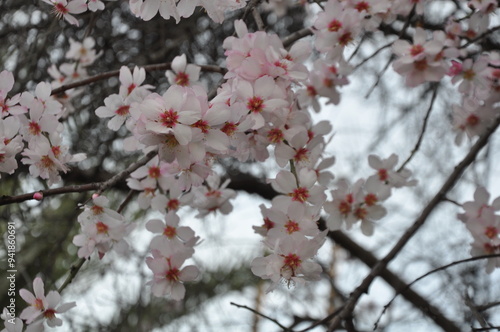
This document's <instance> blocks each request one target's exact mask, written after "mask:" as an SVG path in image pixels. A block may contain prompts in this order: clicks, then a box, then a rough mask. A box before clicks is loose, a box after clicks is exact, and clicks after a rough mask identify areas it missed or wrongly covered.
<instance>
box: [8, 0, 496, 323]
mask: <svg viewBox="0 0 500 332" xmlns="http://www.w3.org/2000/svg"><path fill="white" fill-rule="evenodd" d="M43 1H44V2H46V3H48V4H50V5H52V6H53V8H54V11H55V13H56V15H57V16H59V17H63V18H64V19H65V20H66V21H68V22H69V23H70V24H74V25H78V20H77V19H76V18H75V17H74V16H72V14H80V13H82V12H84V11H86V10H91V11H96V10H102V9H104V8H105V6H104V3H103V2H101V1H99V0H88V1H87V0H70V1H67V0H43ZM129 3H130V8H131V11H132V12H133V13H134V14H135V15H136V16H137V17H140V18H141V19H143V20H146V21H147V20H150V19H152V18H153V17H154V16H155V15H156V14H157V13H160V15H161V16H162V17H163V18H166V19H168V18H171V17H172V18H174V19H175V20H176V22H178V21H179V20H180V19H181V18H182V17H188V16H190V15H192V14H193V13H194V10H195V8H196V7H198V6H201V7H203V8H204V9H205V10H206V12H207V14H208V15H209V16H210V17H211V18H212V19H213V20H214V21H216V22H222V21H223V20H224V13H225V12H226V11H231V10H236V9H238V8H243V7H244V6H245V5H246V3H247V1H245V0H218V1H209V0H197V1H188V0H161V1H160V0H130V2H129ZM300 3H301V5H304V6H306V4H304V3H303V2H300ZM467 4H468V8H469V9H470V10H472V12H471V13H470V15H469V16H467V17H466V18H464V19H458V18H455V19H453V18H451V19H450V20H449V21H447V22H446V24H445V30H444V31H436V32H434V33H433V34H432V35H431V34H428V32H427V31H426V30H424V29H423V28H419V27H416V28H409V29H408V34H409V36H412V37H413V38H412V42H411V43H410V41H409V40H410V37H409V38H407V39H408V40H404V39H398V40H395V41H394V42H393V43H392V52H393V53H394V54H395V56H396V59H395V61H394V62H393V66H392V67H393V69H394V71H395V72H397V73H398V74H400V75H402V76H404V79H405V82H406V84H407V85H408V86H409V87H416V86H419V85H421V84H423V83H425V82H438V81H442V80H443V79H444V78H445V77H447V76H449V77H451V83H452V84H454V85H455V86H456V87H457V91H458V93H460V94H461V95H462V97H463V100H462V102H461V103H460V104H459V105H456V106H455V107H454V109H453V126H454V129H455V130H456V131H457V138H456V143H457V144H460V143H461V141H462V140H463V137H464V136H465V135H467V136H468V137H469V138H473V137H474V136H477V135H480V134H481V133H482V132H483V131H484V129H485V128H486V127H487V126H488V125H489V123H491V122H492V120H493V119H494V118H495V116H497V113H498V101H500V88H499V87H500V83H499V79H500V70H499V69H498V68H499V65H500V55H499V53H498V52H490V53H481V52H478V51H477V49H475V48H474V45H473V43H472V42H471V41H472V40H473V39H474V38H475V37H477V36H480V35H481V34H483V33H484V32H486V31H487V29H488V26H489V23H490V16H491V15H493V14H494V13H496V10H497V6H498V4H497V2H495V1H475V0H473V1H469V2H468V3H467ZM288 5H290V1H279V0H274V1H269V6H270V7H269V8H274V9H275V10H277V12H278V14H279V13H282V12H283V11H284V10H286V8H287V6H288ZM307 6H308V5H307ZM412 11H414V12H415V13H416V14H417V15H422V14H423V13H424V1H407V0H394V1H388V0H374V1H338V0H328V1H326V2H324V5H323V6H322V10H321V11H320V12H319V13H318V14H317V16H316V17H315V19H314V21H313V28H312V32H313V34H314V42H311V41H310V40H307V39H302V40H299V41H297V42H295V43H293V44H292V45H291V47H289V48H288V47H285V45H284V44H283V42H282V40H281V39H280V38H279V37H278V36H277V35H275V34H273V33H267V32H264V31H257V32H250V31H249V29H248V27H247V26H246V24H245V23H244V22H243V21H242V20H237V21H235V23H234V27H235V30H236V34H235V35H234V36H231V37H228V38H226V39H225V41H224V43H223V48H224V50H225V56H226V67H227V73H226V74H225V76H224V79H225V81H224V83H223V84H222V85H221V86H220V87H219V88H218V90H217V94H216V96H215V97H214V98H212V99H210V100H209V97H208V94H207V91H206V89H205V88H204V87H203V85H202V84H201V83H200V82H199V78H200V72H201V68H200V67H199V66H196V65H194V64H190V63H188V62H187V57H186V55H184V54H182V55H179V56H177V57H175V58H174V59H173V61H172V63H171V68H170V70H168V71H166V73H165V77H166V79H167V80H168V82H169V83H170V86H169V87H168V89H167V90H166V91H164V92H159V91H156V88H155V87H154V86H152V85H149V84H146V71H145V70H144V68H139V67H135V68H133V69H131V68H128V67H126V66H123V67H121V69H120V73H119V82H120V86H119V89H118V91H117V93H114V94H111V95H109V96H108V97H106V98H105V99H104V101H103V103H104V105H102V106H100V107H98V108H97V109H96V110H95V115H96V116H97V117H99V118H102V119H106V121H107V126H108V128H109V129H110V130H113V131H119V130H120V131H121V132H124V133H127V135H128V137H127V138H126V139H125V140H124V142H123V149H124V150H126V151H143V152H146V153H147V152H150V151H155V152H157V153H156V155H155V157H154V158H152V159H151V160H150V161H149V162H147V163H146V164H145V165H144V166H141V167H139V168H138V169H137V170H136V171H134V172H132V173H131V175H130V177H129V178H128V179H127V185H128V187H129V188H131V189H132V190H134V191H137V192H138V198H137V203H138V206H139V207H140V208H141V209H144V210H149V209H152V210H154V211H156V212H158V213H159V214H160V215H161V217H160V218H154V219H151V220H149V221H148V222H147V224H146V229H148V230H149V231H150V232H152V233H154V234H157V235H156V236H155V237H154V238H153V239H152V241H151V243H150V245H149V248H150V254H151V255H150V256H149V257H147V258H146V264H147V266H148V267H149V269H150V270H151V271H152V274H153V277H152V278H153V279H152V280H151V281H150V282H149V284H150V285H151V290H152V293H153V295H155V296H169V297H170V298H172V299H174V300H181V299H182V298H184V296H185V292H186V289H185V286H184V283H185V282H189V281H193V280H195V279H196V278H197V277H198V275H199V273H200V271H199V269H198V268H197V267H196V266H194V265H186V264H187V263H186V262H189V259H190V258H191V257H192V256H193V254H194V251H195V247H196V245H197V244H198V243H199V237H197V236H195V233H194V231H193V230H192V229H191V228H190V227H188V226H181V220H180V213H179V211H180V209H181V208H183V207H184V206H186V207H190V208H192V209H196V210H197V211H198V215H197V217H200V218H203V217H205V216H207V215H209V214H215V213H222V214H228V213H230V212H231V211H232V209H233V207H232V204H231V199H233V198H234V197H235V196H236V193H235V191H234V190H232V189H230V188H228V186H229V180H224V179H223V178H222V177H221V176H220V175H219V174H218V173H217V172H216V171H215V170H214V169H215V167H214V165H216V163H217V162H218V161H219V160H220V159H221V158H228V157H230V158H234V159H237V160H239V161H241V162H248V161H258V162H263V161H266V160H268V159H270V158H272V159H273V160H275V161H276V164H277V166H278V167H279V171H278V172H277V174H276V176H275V177H273V178H271V179H269V180H268V182H269V184H270V185H271V186H272V188H273V189H274V190H275V191H276V192H277V193H278V195H277V196H276V197H275V198H274V199H273V200H272V201H271V203H270V206H265V205H261V206H260V209H261V213H262V216H263V224H262V225H261V226H255V227H254V230H255V232H256V233H258V234H260V235H262V236H263V244H264V245H265V246H266V247H267V250H268V253H269V254H268V255H266V256H264V257H257V258H255V259H254V260H253V262H252V264H251V269H252V272H253V273H254V274H255V275H257V276H259V277H261V278H263V279H266V280H267V279H268V280H270V281H271V285H270V287H269V288H268V290H269V291H270V290H273V289H274V288H275V287H277V286H278V285H279V284H280V283H285V284H287V285H291V284H297V283H298V284H300V283H304V282H305V281H307V280H317V279H319V277H320V273H321V267H320V265H319V264H318V263H317V262H315V261H314V257H315V256H316V254H317V252H318V250H319V249H320V248H321V246H322V245H323V243H324V242H325V240H326V236H327V233H328V231H333V230H338V229H342V228H346V229H351V228H352V227H353V226H354V225H357V224H359V227H360V229H361V231H362V232H363V233H364V234H365V235H371V234H373V232H374V228H375V224H376V222H378V221H379V220H381V219H382V218H383V217H384V216H385V215H386V214H387V210H386V208H385V207H384V205H383V204H384V202H385V201H386V200H387V199H388V198H389V197H390V195H391V193H392V189H393V188H400V187H404V186H413V185H415V184H416V180H413V179H411V172H410V171H409V170H408V169H406V168H404V167H399V168H397V165H398V157H397V155H396V154H392V155H391V156H389V157H388V158H386V159H382V158H380V157H378V156H376V155H370V156H369V157H368V164H369V165H370V167H371V168H372V169H373V170H374V173H373V174H371V175H370V176H368V177H367V178H366V179H364V178H362V179H358V180H356V181H350V180H348V179H339V180H337V181H336V182H335V183H334V181H333V180H334V175H333V173H332V172H331V167H332V166H333V165H334V163H335V158H334V157H333V156H329V155H328V154H327V153H326V152H325V148H326V147H327V145H328V143H329V141H330V138H329V135H330V134H331V132H332V129H333V128H332V125H331V124H330V123H329V122H328V121H320V122H318V123H315V122H314V121H313V117H312V115H311V113H310V112H309V110H310V109H312V110H314V111H316V112H319V111H320V109H321V106H320V105H321V104H320V101H323V100H326V103H331V104H338V103H339V102H340V98H341V93H340V91H341V88H342V86H345V85H347V84H349V75H350V74H351V73H352V71H353V67H352V66H351V65H350V64H349V61H348V60H346V57H345V54H346V52H345V51H346V49H347V48H348V46H349V45H352V44H354V43H355V42H356V41H357V40H358V39H359V37H360V36H361V34H363V33H365V32H366V31H369V32H374V31H376V30H377V29H379V27H380V26H381V24H385V25H387V24H391V23H392V22H394V21H395V20H396V18H397V16H398V15H402V16H407V15H409V14H410V12H412ZM403 32H405V31H403ZM405 33H406V32H405ZM94 47H95V41H94V39H93V38H92V37H87V38H85V39H84V40H83V41H82V42H78V41H75V40H73V39H71V40H70V47H69V50H68V52H67V53H66V59H67V60H68V62H65V63H63V64H61V65H60V66H59V67H56V66H55V65H53V66H52V67H51V68H50V69H49V74H50V75H51V77H52V78H53V80H54V81H53V82H51V83H45V82H42V83H39V84H38V85H37V86H36V89H35V91H34V92H23V93H20V94H17V95H14V96H10V97H9V92H10V91H11V90H12V88H13V86H14V77H13V75H12V73H10V72H8V71H3V72H1V73H0V110H1V116H0V174H1V173H2V172H3V173H8V174H12V173H14V171H15V170H16V169H17V167H18V164H17V160H19V158H17V159H16V157H19V156H22V157H21V162H22V163H24V164H26V165H29V170H30V174H31V175H32V176H33V177H40V178H41V179H44V180H46V181H47V184H48V185H49V186H51V185H53V184H55V183H58V182H60V181H61V173H65V172H67V171H68V170H69V166H68V165H67V164H68V163H70V162H78V161H81V160H83V158H84V156H83V155H82V154H75V155H72V154H70V152H69V151H70V146H68V145H65V144H63V131H64V125H63V121H64V120H65V119H66V118H67V117H68V115H69V114H71V113H72V112H73V106H72V103H71V101H72V99H73V98H74V97H75V96H77V95H79V94H80V93H82V91H83V90H81V89H70V90H66V91H65V92H63V93H62V94H58V95H56V96H51V95H52V91H53V89H57V88H59V87H61V86H62V85H66V84H69V83H72V82H74V81H77V80H80V79H82V78H85V77H87V76H88V74H87V68H88V67H89V66H91V65H92V64H93V63H94V61H95V60H96V59H98V57H99V55H100V54H99V53H98V52H96V51H95V49H94ZM313 55H315V56H316V57H315V58H314V60H313V61H312V62H311V65H310V66H308V61H309V59H310V58H311V57H312V56H313ZM321 98H324V99H321ZM35 198H37V199H38V198H42V197H41V196H36V197H35ZM474 198H475V201H474V202H466V203H464V205H463V207H464V209H465V213H464V214H460V215H459V218H460V219H461V220H462V221H464V222H465V224H466V226H467V228H468V229H469V230H470V231H471V233H472V235H473V237H474V243H473V245H472V246H473V250H472V252H473V254H478V253H487V254H491V253H498V252H499V250H500V249H499V248H500V243H499V237H498V227H499V226H498V225H499V218H500V217H499V216H498V215H497V214H496V211H498V210H499V209H500V203H499V202H497V201H498V200H499V199H496V200H495V201H494V202H493V203H492V204H491V205H488V204H489V203H488V200H489V194H488V193H487V192H486V191H485V189H484V188H479V189H478V190H477V191H476V194H475V196H474ZM110 205H111V204H110V202H109V200H108V199H107V198H106V197H105V196H104V195H98V194H94V195H93V197H92V202H91V204H89V205H85V206H84V207H83V212H82V213H81V214H80V215H79V216H78V222H79V223H80V225H81V232H80V233H79V234H78V235H76V236H75V237H74V238H73V244H75V245H76V246H77V247H79V249H78V256H79V257H80V258H86V259H88V258H90V257H91V256H92V255H93V254H94V253H96V254H97V255H98V257H99V258H102V257H103V256H104V255H105V254H106V253H108V252H109V251H110V250H116V251H118V252H126V249H127V246H128V245H127V242H126V240H125V238H126V236H128V235H130V233H131V231H132V229H133V228H134V224H130V223H126V222H125V218H124V217H123V216H122V215H121V214H120V213H118V212H117V211H115V210H113V209H111V208H110ZM321 217H324V218H325V221H326V226H327V228H328V229H326V230H323V231H321V230H320V229H319V228H318V221H319V220H320V218H321ZM499 266H500V260H498V259H496V260H491V261H490V263H489V265H488V271H491V270H492V269H493V267H499ZM34 291H35V295H33V294H31V293H29V292H28V291H26V290H24V291H22V293H21V296H22V297H23V298H24V299H25V300H26V301H27V302H28V303H29V304H30V307H29V308H27V309H26V310H25V311H23V313H22V314H21V318H22V319H24V320H25V321H26V323H27V324H29V326H30V327H29V329H34V328H35V327H36V328H39V327H40V326H41V328H42V329H43V321H44V319H46V321H47V324H48V325H49V326H53V325H60V320H59V319H57V318H55V313H61V312H64V311H66V310H68V309H70V308H71V307H72V306H74V304H72V303H70V304H65V305H61V306H59V307H57V308H56V306H57V304H58V302H59V300H60V296H59V294H58V293H57V292H50V293H49V294H48V295H47V296H46V297H45V295H44V290H43V283H42V281H41V279H39V278H37V279H35V283H34ZM6 328H7V330H8V331H9V332H10V330H9V328H10V327H8V326H7V325H6ZM21 328H22V327H21ZM16 329H17V327H16Z"/></svg>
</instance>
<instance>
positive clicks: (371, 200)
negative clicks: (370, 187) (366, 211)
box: [365, 193, 378, 206]
mask: <svg viewBox="0 0 500 332" xmlns="http://www.w3.org/2000/svg"><path fill="white" fill-rule="evenodd" d="M377 201H378V198H377V195H375V194H371V193H370V194H368V195H366V196H365V203H366V205H368V206H373V205H375V204H376V203H377Z"/></svg>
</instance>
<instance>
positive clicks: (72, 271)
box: [57, 258, 86, 294]
mask: <svg viewBox="0 0 500 332" xmlns="http://www.w3.org/2000/svg"><path fill="white" fill-rule="evenodd" d="M85 261H86V259H85V258H80V259H79V260H78V261H77V262H76V263H75V264H73V265H71V268H70V270H69V275H68V277H67V278H66V280H64V282H63V284H62V285H61V287H59V288H58V289H57V292H58V293H59V294H60V293H61V292H62V291H63V290H64V289H65V288H66V287H67V286H68V285H69V284H70V283H71V282H72V281H73V279H75V277H76V274H77V273H78V271H80V269H81V268H82V266H83V263H85Z"/></svg>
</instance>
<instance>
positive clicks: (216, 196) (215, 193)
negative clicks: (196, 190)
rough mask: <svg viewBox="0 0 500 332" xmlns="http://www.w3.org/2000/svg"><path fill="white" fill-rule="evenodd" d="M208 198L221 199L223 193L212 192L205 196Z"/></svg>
mask: <svg viewBox="0 0 500 332" xmlns="http://www.w3.org/2000/svg"><path fill="white" fill-rule="evenodd" d="M205 196H206V197H215V198H220V197H221V196H222V193H221V192H220V191H219V190H210V191H208V192H207V193H206V194H205Z"/></svg>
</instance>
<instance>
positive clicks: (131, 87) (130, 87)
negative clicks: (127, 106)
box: [127, 83, 136, 94]
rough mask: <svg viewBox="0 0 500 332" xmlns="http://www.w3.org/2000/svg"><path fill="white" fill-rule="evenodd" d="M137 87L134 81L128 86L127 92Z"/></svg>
mask: <svg viewBox="0 0 500 332" xmlns="http://www.w3.org/2000/svg"><path fill="white" fill-rule="evenodd" d="M135 88H136V85H135V84H134V83H132V84H130V85H129V86H128V88H127V93H128V94H130V93H131V92H132V91H134V89H135Z"/></svg>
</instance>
